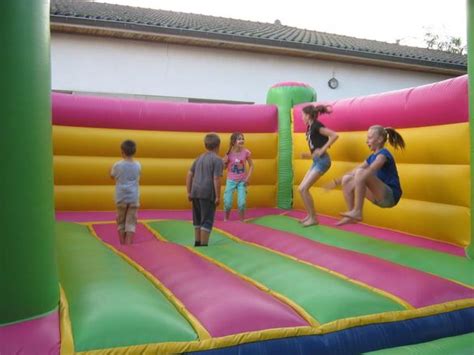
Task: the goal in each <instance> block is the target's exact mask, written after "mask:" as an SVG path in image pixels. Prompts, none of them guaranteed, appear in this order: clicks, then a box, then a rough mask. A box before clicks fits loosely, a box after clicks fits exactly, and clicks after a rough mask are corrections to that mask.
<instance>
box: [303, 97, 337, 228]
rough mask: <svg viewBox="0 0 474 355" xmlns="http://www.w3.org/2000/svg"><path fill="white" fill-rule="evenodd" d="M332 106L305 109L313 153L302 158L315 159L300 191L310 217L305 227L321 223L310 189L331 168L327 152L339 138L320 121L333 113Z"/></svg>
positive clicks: (304, 113) (305, 219) (304, 222)
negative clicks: (324, 116) (319, 119)
mask: <svg viewBox="0 0 474 355" xmlns="http://www.w3.org/2000/svg"><path fill="white" fill-rule="evenodd" d="M331 112H332V108H331V107H330V106H323V105H318V106H316V107H315V106H312V105H310V106H306V107H304V108H303V121H304V123H305V124H306V126H307V129H306V140H307V141H308V146H309V150H310V151H311V153H303V154H301V157H302V158H311V159H313V164H312V165H311V167H310V168H309V170H308V172H307V173H306V175H305V176H304V178H303V181H302V182H301V184H300V186H298V191H299V193H300V195H301V198H302V199H303V204H304V207H305V209H306V212H307V213H308V215H307V216H306V217H305V218H303V219H302V220H301V221H300V223H302V224H303V226H304V227H308V226H312V225H317V224H318V223H319V222H318V220H317V218H316V212H315V210H314V202H313V198H312V197H311V194H310V192H309V189H310V188H311V186H312V185H313V184H314V183H315V182H316V181H318V180H319V178H320V177H321V176H323V175H324V173H326V171H328V169H329V168H330V167H331V158H330V157H329V154H328V153H327V150H328V149H329V148H330V147H331V145H332V144H333V143H334V142H335V141H336V140H337V139H338V138H339V136H338V135H337V133H336V132H334V131H332V130H330V129H329V128H326V127H325V126H324V125H323V124H322V123H321V122H319V121H318V117H319V115H320V114H324V113H331Z"/></svg>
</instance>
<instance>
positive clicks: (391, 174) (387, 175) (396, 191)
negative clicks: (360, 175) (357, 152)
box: [366, 148, 402, 203]
mask: <svg viewBox="0 0 474 355" xmlns="http://www.w3.org/2000/svg"><path fill="white" fill-rule="evenodd" d="M379 154H382V155H384V156H385V157H386V158H387V161H386V162H385V164H384V165H382V167H381V168H380V169H379V171H377V177H378V178H379V179H380V180H382V181H383V183H384V184H385V185H387V186H388V187H390V188H391V189H392V191H393V198H394V200H395V203H398V201H399V200H400V197H401V196H402V188H401V186H400V178H399V177H398V171H397V166H396V165H395V159H393V156H392V154H391V153H390V152H389V151H388V150H387V148H382V149H381V150H380V151H379V152H377V153H374V154H371V155H370V156H369V157H368V158H367V160H366V161H367V164H369V165H370V164H372V163H373V162H374V160H375V158H377V156H378V155H379Z"/></svg>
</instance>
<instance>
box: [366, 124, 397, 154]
mask: <svg viewBox="0 0 474 355" xmlns="http://www.w3.org/2000/svg"><path fill="white" fill-rule="evenodd" d="M369 130H374V131H375V132H377V134H378V135H379V136H381V137H382V138H383V142H384V143H385V142H386V141H387V140H388V143H390V145H391V146H392V147H394V148H395V149H399V148H400V149H405V141H404V140H403V137H402V136H401V135H400V133H398V132H397V131H396V130H395V128H392V127H383V126H379V125H375V126H372V127H370V128H369Z"/></svg>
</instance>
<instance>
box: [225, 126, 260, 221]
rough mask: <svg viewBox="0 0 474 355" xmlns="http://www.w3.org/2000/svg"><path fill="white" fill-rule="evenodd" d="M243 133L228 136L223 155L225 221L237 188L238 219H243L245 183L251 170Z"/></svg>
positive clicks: (248, 152)
mask: <svg viewBox="0 0 474 355" xmlns="http://www.w3.org/2000/svg"><path fill="white" fill-rule="evenodd" d="M244 142H245V139H244V135H243V134H242V133H239V132H235V133H232V135H231V136H230V146H229V150H228V152H227V154H226V155H225V157H224V160H223V161H224V165H225V166H226V167H227V182H226V187H225V192H224V210H225V217H224V221H227V220H228V219H229V216H230V210H231V209H232V200H233V194H234V191H235V190H237V206H238V209H239V219H240V221H242V222H243V221H244V217H245V206H246V199H247V185H248V182H249V179H250V176H251V175H252V172H253V162H252V159H250V151H249V150H248V149H245V147H244ZM246 163H248V165H249V172H248V174H246V173H245V165H246Z"/></svg>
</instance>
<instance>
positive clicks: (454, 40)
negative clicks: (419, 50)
mask: <svg viewBox="0 0 474 355" xmlns="http://www.w3.org/2000/svg"><path fill="white" fill-rule="evenodd" d="M425 43H426V46H427V48H428V49H437V50H440V51H445V52H450V53H456V54H464V51H466V49H467V48H466V46H465V45H464V46H463V44H462V41H461V38H460V37H453V36H446V37H444V38H440V36H439V35H438V34H436V33H432V32H426V33H425Z"/></svg>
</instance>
